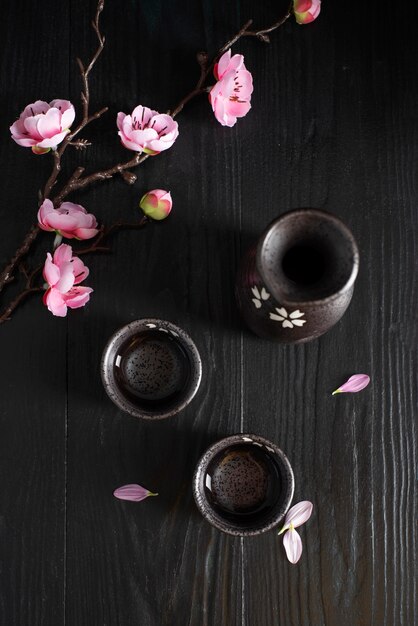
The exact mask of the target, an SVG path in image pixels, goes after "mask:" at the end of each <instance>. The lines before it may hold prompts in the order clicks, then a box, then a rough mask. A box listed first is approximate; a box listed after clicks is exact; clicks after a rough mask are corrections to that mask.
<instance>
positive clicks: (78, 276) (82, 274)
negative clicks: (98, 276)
mask: <svg viewBox="0 0 418 626" xmlns="http://www.w3.org/2000/svg"><path fill="white" fill-rule="evenodd" d="M71 265H72V271H73V273H74V285H78V284H79V283H82V282H83V280H85V279H86V278H87V276H88V275H89V273H90V271H89V268H88V267H86V265H84V263H83V261H82V260H81V259H80V258H79V257H78V256H74V257H73V258H72V261H71Z"/></svg>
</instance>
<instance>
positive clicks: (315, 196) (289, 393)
mask: <svg viewBox="0 0 418 626" xmlns="http://www.w3.org/2000/svg"><path fill="white" fill-rule="evenodd" d="M286 4H287V3H286V2H278V3H265V4H264V3H256V2H255V1H254V0H241V1H237V2H231V3H225V2H221V0H204V1H202V2H199V3H197V2H191V1H189V2H187V1H185V0H183V1H180V0H175V1H173V2H170V3H163V2H161V1H159V2H153V3H150V2H146V1H145V0H137V1H135V2H133V1H130V2H126V3H123V6H122V5H121V4H120V3H117V2H114V1H112V0H107V1H106V8H105V12H104V15H103V31H104V33H105V34H106V38H107V43H106V49H105V52H104V55H103V58H102V59H101V60H100V63H99V64H98V66H97V68H96V69H95V70H94V74H93V77H92V81H91V88H92V106H93V108H99V107H101V106H103V105H108V106H109V107H110V111H109V113H108V114H107V115H106V116H105V117H104V118H103V119H101V120H100V121H99V122H98V123H97V124H96V126H95V127H92V128H91V130H89V131H88V132H87V133H86V134H85V136H86V137H89V138H91V139H92V141H93V145H92V146H91V147H90V148H89V150H88V153H87V155H81V156H80V155H79V154H76V153H74V154H72V156H71V158H70V159H69V162H68V163H67V165H66V168H67V169H68V171H72V170H71V168H72V167H74V165H75V164H76V163H77V160H80V159H81V161H82V162H83V163H85V164H86V165H87V167H89V168H91V169H95V168H93V167H92V165H91V163H93V162H94V163H95V165H96V164H97V165H103V166H106V165H107V164H111V163H113V162H114V161H115V157H117V158H120V159H121V160H122V159H124V158H125V157H126V150H124V148H123V147H121V146H120V144H119V142H118V138H117V135H116V127H115V117H116V114H117V112H118V111H119V110H123V111H125V112H129V111H130V110H131V109H132V108H133V107H134V106H135V105H136V104H138V103H142V104H145V105H148V106H152V107H153V108H155V109H158V110H161V111H163V110H166V109H167V108H169V107H170V106H173V104H175V103H176V102H177V100H178V99H179V98H180V97H182V96H183V95H184V94H185V93H187V92H188V91H189V90H190V89H191V88H192V86H193V84H194V82H195V80H196V78H197V76H198V67H197V64H196V62H195V59H194V55H195V53H196V51H197V50H200V49H207V50H208V51H209V52H211V53H212V52H214V51H215V50H216V49H217V48H218V47H219V46H220V45H221V44H222V43H223V42H224V41H226V40H227V39H228V37H229V36H230V35H232V34H233V33H234V32H235V31H236V30H238V28H239V27H240V26H241V25H242V23H243V22H245V20H246V19H247V18H250V17H252V18H254V20H255V23H256V25H257V26H258V25H263V24H268V23H271V22H272V21H274V18H275V17H276V15H277V16H278V15H279V14H280V13H281V12H282V11H283V12H284V11H285V9H286ZM94 9H95V1H94V0H89V1H88V2H85V1H82V0H71V1H70V2H64V3H60V4H59V5H57V4H56V3H52V2H50V1H49V0H46V2H44V3H42V9H41V8H40V7H39V5H37V4H36V3H29V2H25V1H22V0H20V1H18V2H14V3H12V2H10V1H9V2H6V3H5V5H4V9H3V13H4V14H3V18H4V19H3V20H2V22H1V25H0V34H1V41H2V47H3V54H2V57H1V67H0V76H1V85H2V93H1V102H2V105H3V106H2V127H1V130H2V133H1V134H2V137H3V141H2V142H1V143H0V151H1V162H2V168H1V171H0V176H1V180H2V183H3V189H4V193H3V203H2V205H1V210H0V223H1V228H2V233H3V235H2V247H1V252H0V257H1V260H2V261H3V262H5V261H6V260H7V259H8V257H9V256H10V253H11V252H12V251H13V248H14V243H15V242H16V241H17V240H18V239H19V238H20V237H21V235H22V234H23V233H24V232H25V230H26V229H27V228H28V227H29V225H30V224H31V221H32V220H33V216H34V213H35V211H36V204H37V199H36V195H37V190H38V188H39V187H40V186H42V182H43V181H44V180H45V177H46V176H47V175H48V173H49V162H48V159H49V156H48V155H46V156H42V157H35V156H32V155H30V154H29V151H25V150H23V149H21V148H19V147H18V146H16V145H15V144H14V143H13V142H12V141H11V140H9V139H8V126H9V125H10V123H11V122H12V121H13V120H14V119H15V117H16V116H17V114H18V113H19V112H20V110H21V109H22V108H23V107H24V106H25V105H26V104H27V103H29V102H32V101H34V100H36V99H37V98H44V99H46V100H48V101H49V100H51V99H53V98H55V97H62V98H70V99H71V100H72V101H73V102H77V99H78V94H79V88H80V86H79V82H78V75H77V69H76V66H75V63H74V57H75V56H76V55H80V56H81V57H82V58H87V57H88V55H89V53H90V52H91V50H92V49H93V47H94V37H93V34H92V31H91V30H90V28H89V27H88V23H89V20H90V18H91V16H92V15H93V13H94ZM40 11H41V13H42V18H41V14H40ZM394 11H395V9H394V8H393V4H392V3H390V2H389V0H385V1H384V2H382V3H380V5H379V10H378V11H376V10H375V9H374V8H373V7H372V6H369V5H368V6H363V7H362V9H361V13H360V12H356V11H355V10H354V8H353V7H352V6H350V5H349V4H346V3H327V2H325V1H324V2H323V9H322V13H321V16H320V18H319V19H318V20H317V21H316V22H315V23H314V24H311V25H309V26H305V27H302V26H297V25H296V24H294V23H291V22H289V23H288V24H286V25H285V26H284V27H282V28H281V29H280V31H278V32H277V33H276V34H275V35H274V36H272V42H271V44H270V45H268V46H267V45H265V44H262V43H261V42H258V41H256V40H254V39H253V38H251V39H248V40H243V41H242V42H240V43H239V44H237V46H235V48H234V51H235V52H242V53H244V54H245V59H246V64H247V67H248V68H249V69H250V70H251V71H252V73H253V76H254V84H255V91H254V95H253V101H252V103H253V108H252V110H251V111H250V113H249V114H248V116H247V117H246V118H244V119H243V120H240V121H239V122H238V123H237V125H236V127H235V128H233V129H228V128H223V127H221V126H220V125H219V124H218V123H217V122H216V120H215V119H214V117H213V115H212V113H211V109H210V107H209V105H208V103H207V100H206V98H204V97H203V98H202V99H201V100H200V101H195V102H192V103H191V104H190V105H189V106H188V107H187V109H185V111H184V113H182V114H181V115H179V118H178V122H179V125H180V136H179V139H178V141H177V142H176V144H175V146H174V147H173V149H172V150H170V151H168V152H167V153H166V154H161V155H159V156H158V157H155V158H152V159H148V160H147V161H146V162H145V164H144V165H142V166H141V168H140V169H138V180H137V182H136V183H135V185H133V186H131V187H128V186H127V185H125V184H124V183H123V182H122V181H121V180H114V181H111V182H106V183H104V184H102V185H97V186H95V187H93V188H90V189H89V190H86V191H83V192H82V193H78V194H74V196H73V197H72V198H71V199H72V200H74V201H79V202H80V203H82V204H84V205H85V206H86V207H88V209H89V210H90V211H92V212H93V213H96V214H97V215H98V216H99V218H100V219H102V220H103V221H106V222H107V223H109V222H110V221H113V219H115V218H117V217H122V218H124V219H131V218H133V219H134V218H135V216H136V215H138V213H137V204H138V201H139V198H140V197H141V195H142V194H143V193H144V192H145V191H146V190H148V189H152V188H158V187H163V188H168V189H170V190H171V192H172V195H173V198H174V209H173V214H172V216H170V218H169V220H167V221H166V222H164V223H161V224H150V225H148V226H147V227H146V228H145V229H144V230H143V231H138V232H128V233H121V234H118V235H117V236H116V237H115V238H114V240H113V248H114V252H113V253H112V254H111V255H103V256H99V255H96V256H94V257H91V258H89V259H88V260H86V263H87V265H88V266H89V267H90V271H91V275H90V277H89V281H88V282H89V284H90V285H91V286H93V287H94V290H95V291H94V294H93V296H92V299H91V302H90V304H89V305H88V306H87V307H85V308H84V309H81V310H79V311H74V312H71V313H70V315H69V316H68V318H67V319H66V320H59V319H56V318H53V317H52V316H51V315H50V314H49V313H48V312H47V311H46V310H45V309H44V308H43V307H42V305H41V304H40V302H39V300H38V301H37V300H36V299H33V300H32V301H30V302H28V303H27V304H26V305H25V307H23V308H22V309H21V310H20V311H18V313H17V314H16V316H15V318H14V319H13V320H12V321H11V322H10V323H8V324H7V325H4V326H0V337H1V349H2V356H3V359H2V362H1V381H2V382H1V390H2V393H1V396H0V452H1V453H0V481H1V482H0V485H1V488H0V545H1V549H0V554H1V557H0V582H1V585H0V623H1V624H4V625H5V626H27V625H29V624H30V626H38V625H39V626H40V625H42V626H44V625H51V626H52V625H53V626H59V625H61V624H62V625H65V626H131V625H132V626H133V625H135V626H137V625H138V624H140V626H187V625H188V626H353V625H356V626H412V624H414V623H416V621H417V620H418V612H417V606H416V602H417V600H416V574H417V572H416V558H417V557H416V555H417V545H416V519H417V515H416V513H417V511H416V505H417V503H416V485H417V474H416V468H417V462H416V461H417V459H416V444H417V437H416V409H417V380H416V367H417V314H416V309H417V288H416V255H417V225H418V217H417V215H418V214H417V204H418V203H417V199H418V198H417V178H416V176H417V174H416V173H417V171H418V144H417V140H418V118H417V115H416V103H417V101H418V78H417V74H416V61H415V60H416V58H417V39H416V36H415V33H414V23H416V20H415V17H417V16H416V13H417V9H415V8H414V7H412V8H411V7H409V9H408V12H403V11H401V9H397V12H394ZM301 206H313V207H322V208H325V209H327V210H329V211H332V212H334V213H335V214H337V215H338V216H340V217H341V218H342V219H343V220H344V221H345V222H346V223H347V224H348V225H349V226H350V228H351V229H352V231H353V233H354V235H355V237H356V239H357V241H358V244H359V248H360V254H361V269H360V274H359V278H358V281H357V285H356V290H355V294H354V299H353V302H352V305H351V306H350V308H349V310H348V312H347V314H346V315H345V316H344V318H343V319H342V321H341V322H340V323H339V324H338V325H337V326H336V327H335V328H334V329H333V330H332V331H330V332H329V333H328V334H327V335H325V336H324V337H322V338H320V339H319V340H317V341H315V342H313V343H310V344H306V345H302V346H277V345H274V344H270V343H268V342H265V341H262V340H260V339H258V338H256V337H254V336H252V335H251V334H250V333H249V332H248V331H247V330H246V329H245V328H243V326H242V324H241V321H240V319H239V316H238V313H237V310H236V307H235V302H234V294H233V290H234V280H235V274H236V270H237V266H238V262H239V259H240V256H241V254H242V253H243V251H244V250H245V248H246V247H247V246H248V244H249V243H251V242H252V241H253V240H254V239H255V238H256V237H257V235H258V234H259V233H260V231H261V230H262V229H263V228H264V226H265V225H266V224H267V223H268V222H269V221H270V220H271V219H273V218H274V217H275V216H276V215H278V214H280V213H282V212H284V211H285V210H287V209H290V208H296V207H301ZM46 245H47V239H45V246H46ZM45 249H46V248H45ZM10 289H11V290H12V291H13V287H12V286H11V287H10ZM145 316H155V317H162V318H166V319H169V320H171V321H173V322H175V323H177V324H179V325H180V326H182V327H183V328H185V329H186V330H187V331H188V332H189V333H190V334H191V336H192V337H193V338H194V339H195V341H196V344H197V345H198V348H199V350H200V351H201V354H202V357H203V368H204V377H203V382H202V387H201V389H200V391H199V393H198V395H197V397H196V399H195V400H194V401H193V403H192V404H191V405H190V406H189V407H188V408H187V409H186V410H185V411H184V412H183V413H181V414H180V415H179V416H177V417H176V418H173V419H171V420H167V421H165V422H163V423H156V424H152V423H147V422H144V423H142V422H138V421H136V420H135V419H133V418H131V417H129V416H126V415H124V414H122V413H121V412H120V411H119V410H118V409H116V407H114V406H113V405H112V404H111V402H110V401H109V400H108V398H107V396H106V395H105V393H104V391H103V389H102V386H101V382H100V376H99V361H100V356H101V352H102V350H103V347H104V344H105V343H106V340H107V338H108V337H109V336H110V334H111V333H112V332H113V331H114V330H115V329H116V328H118V327H119V326H121V325H123V324H125V323H127V322H129V321H131V320H133V319H137V318H141V317H145ZM354 372H367V373H369V374H370V375H371V377H372V384H371V386H370V387H369V388H368V389H367V390H365V391H364V392H362V393H361V394H359V395H357V396H341V397H338V396H337V397H331V395H330V393H331V391H332V390H333V389H335V388H336V387H337V386H338V385H339V384H340V383H341V382H342V381H344V380H345V379H346V378H347V377H348V376H349V375H351V374H352V373H354ZM238 431H247V432H255V433H258V434H261V435H264V436H266V437H268V438H271V439H272V440H274V441H276V442H277V443H278V444H279V445H280V446H281V447H282V448H283V450H284V451H285V452H286V453H287V454H288V456H289V458H290V460H291V462H292V465H293V468H294V471H295V477H296V492H295V501H298V500H300V499H310V500H312V501H313V502H314V507H315V508H314V515H313V517H312V519H311V520H310V522H309V523H308V525H307V526H306V527H305V528H302V529H301V535H302V539H303V545H304V553H303V556H302V559H301V561H300V563H299V564H298V565H297V566H291V565H290V564H289V563H288V562H287V561H286V558H285V554H284V551H283V548H282V545H281V540H280V538H278V537H277V536H276V534H275V533H274V532H272V533H268V534H266V535H264V536H261V537H257V538H248V539H245V540H241V539H239V538H234V537H228V536H226V535H222V534H221V533H219V532H218V531H217V530H215V529H212V527H211V526H209V525H208V524H207V523H206V522H205V521H204V520H203V519H202V518H201V517H200V516H199V514H198V512H197V510H196V508H195V506H194V503H193V498H192V494H191V477H192V474H193V470H194V467H195V464H196V462H197V459H198V458H199V456H200V454H201V453H202V452H203V451H204V449H205V448H206V447H207V446H208V445H209V444H210V443H212V442H213V441H215V440H216V439H218V438H220V437H222V436H225V435H227V434H231V433H234V432H238ZM129 482H139V483H141V484H144V485H145V486H147V487H149V488H150V489H152V490H156V491H158V492H159V493H160V496H159V497H158V498H155V499H150V500H148V501H145V502H143V503H142V504H138V505H135V504H132V503H124V502H119V501H116V500H115V499H114V498H113V496H112V491H113V489H115V487H117V486H120V485H122V484H125V483H129Z"/></svg>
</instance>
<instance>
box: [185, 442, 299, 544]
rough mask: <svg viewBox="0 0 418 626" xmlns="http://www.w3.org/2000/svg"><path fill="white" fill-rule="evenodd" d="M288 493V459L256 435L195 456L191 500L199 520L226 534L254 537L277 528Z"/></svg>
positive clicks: (291, 482) (291, 481)
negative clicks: (199, 513) (197, 458)
mask: <svg viewBox="0 0 418 626" xmlns="http://www.w3.org/2000/svg"><path fill="white" fill-rule="evenodd" d="M293 491H294V476H293V471H292V467H291V465H290V463H289V460H288V458H287V457H286V455H285V454H284V453H283V452H282V451H281V450H280V448H278V447H277V446H276V444H274V443H272V442H271V441H268V440H267V439H264V438H263V437H259V436H258V435H247V434H238V435H232V436H230V437H226V438H225V439H221V440H220V441H217V442H216V443H214V444H213V445H212V446H210V448H208V450H206V452H205V453H204V454H203V456H202V457H201V459H200V461H199V463H198V465H197V467H196V471H195V474H194V478H193V495H194V498H195V501H196V504H197V507H198V509H199V510H200V512H201V513H202V515H203V517H204V518H205V519H206V520H207V521H208V522H209V523H210V524H212V525H213V526H215V527H216V528H218V529H219V530H221V531H223V532H225V533H228V534H230V535H239V536H248V535H259V534H261V533H264V532H266V531H267V530H271V529H272V528H275V527H276V526H278V525H279V524H280V522H281V521H282V520H283V518H284V516H285V515H286V512H287V510H288V508H289V506H290V503H291V502H292V498H293Z"/></svg>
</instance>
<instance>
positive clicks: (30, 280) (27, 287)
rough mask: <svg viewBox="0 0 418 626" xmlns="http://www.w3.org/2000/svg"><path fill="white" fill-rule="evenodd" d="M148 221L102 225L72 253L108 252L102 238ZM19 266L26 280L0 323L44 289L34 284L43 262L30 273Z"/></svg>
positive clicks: (0, 318)
mask: <svg viewBox="0 0 418 626" xmlns="http://www.w3.org/2000/svg"><path fill="white" fill-rule="evenodd" d="M149 221H150V220H149V219H148V218H147V217H146V216H144V217H142V219H141V220H140V221H139V222H133V223H130V222H115V223H114V224H111V225H110V226H108V227H107V228H105V227H102V228H101V229H100V231H99V234H98V235H97V237H96V239H95V240H94V242H93V243H92V244H91V245H90V246H88V247H86V248H80V249H79V250H74V253H75V254H76V255H77V256H83V255H85V254H93V253H95V252H110V248H109V247H108V246H101V245H100V244H101V243H102V242H103V240H104V239H107V238H108V237H110V235H113V234H114V233H115V232H116V231H119V230H128V229H129V230H131V229H140V228H144V226H146V224H147V223H148V222H149ZM19 267H20V268H21V271H22V273H23V274H24V276H25V278H26V281H25V284H24V287H23V289H22V291H21V292H20V293H19V294H18V295H17V296H16V297H15V298H14V299H13V300H12V301H11V302H10V303H9V304H8V305H7V306H6V308H5V309H4V310H3V311H2V312H1V313H0V324H3V323H4V322H7V321H9V320H10V318H11V315H12V313H13V311H14V310H15V309H16V308H17V307H18V306H19V305H20V304H21V303H22V302H23V301H24V300H26V299H27V298H28V297H29V296H31V295H34V294H35V293H39V292H42V291H44V290H45V288H44V286H43V284H42V285H35V279H36V278H37V277H38V276H39V274H40V273H41V272H42V269H43V267H44V264H43V263H42V264H41V265H38V266H37V267H35V269H34V270H32V272H31V273H30V274H29V273H28V272H27V270H26V268H25V267H24V266H23V265H21V266H19Z"/></svg>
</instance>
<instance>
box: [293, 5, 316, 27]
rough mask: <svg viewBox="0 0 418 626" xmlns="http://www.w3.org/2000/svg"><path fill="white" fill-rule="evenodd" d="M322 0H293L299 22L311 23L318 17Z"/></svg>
mask: <svg viewBox="0 0 418 626" xmlns="http://www.w3.org/2000/svg"><path fill="white" fill-rule="evenodd" d="M320 11H321V0H293V12H294V14H295V18H296V21H297V23H298V24H309V22H313V21H314V20H316V18H317V17H318V15H319V13H320Z"/></svg>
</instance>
